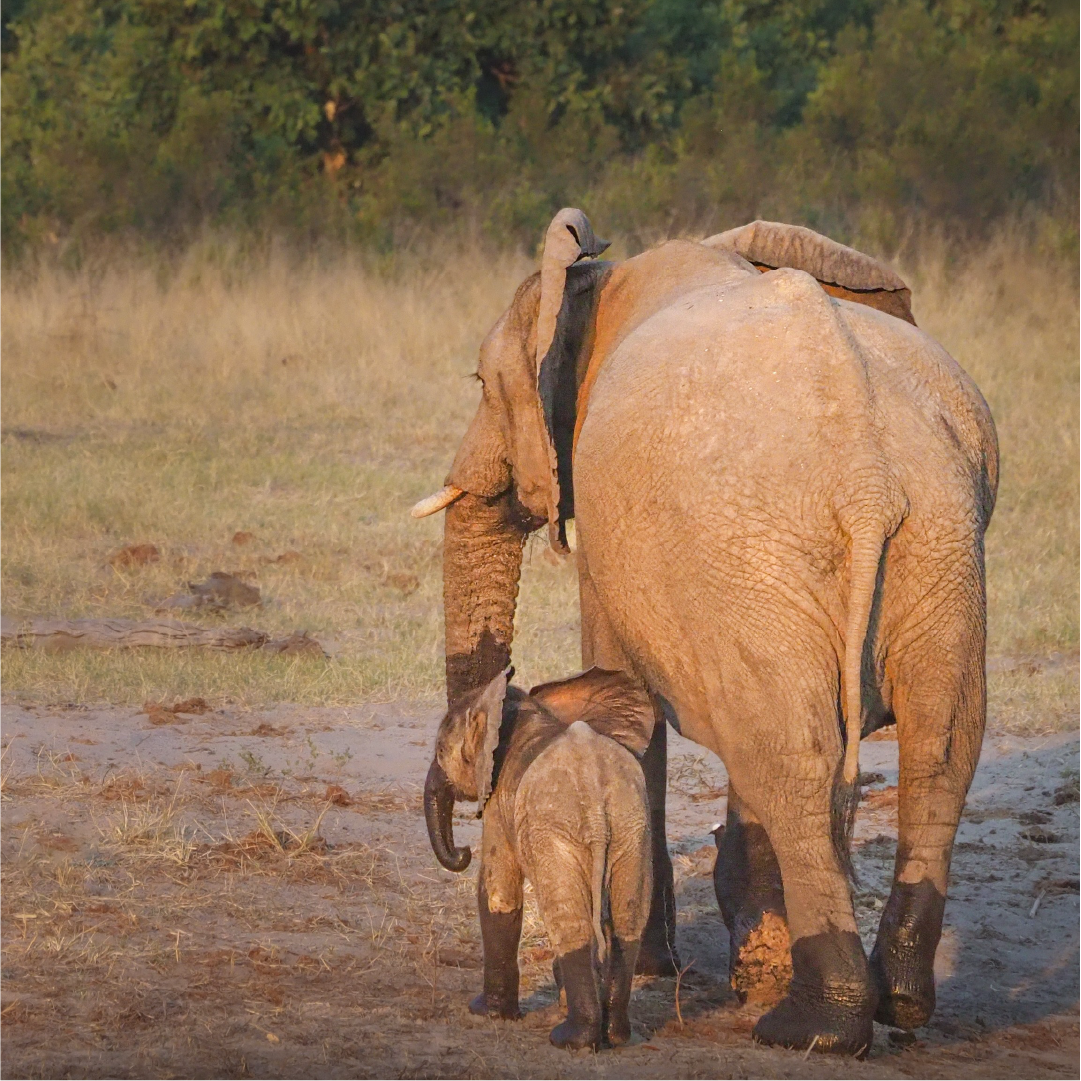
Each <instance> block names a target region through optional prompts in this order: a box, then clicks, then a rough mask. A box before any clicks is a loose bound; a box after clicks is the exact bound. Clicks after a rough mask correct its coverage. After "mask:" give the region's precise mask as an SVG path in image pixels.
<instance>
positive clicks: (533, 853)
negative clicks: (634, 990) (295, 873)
mask: <svg viewBox="0 0 1081 1081" xmlns="http://www.w3.org/2000/svg"><path fill="white" fill-rule="evenodd" d="M512 671H513V670H511V669H508V670H507V672H504V673H502V674H501V675H499V676H497V677H496V678H495V679H494V680H492V681H491V682H490V683H489V684H488V685H487V686H486V687H483V688H481V689H479V690H477V691H474V692H473V693H472V694H470V695H468V696H467V697H465V698H464V699H462V700H461V701H460V702H459V703H458V704H457V705H456V706H455V707H454V708H452V709H451V710H450V711H449V712H448V713H447V715H446V716H445V717H444V719H443V721H442V723H441V724H440V726H439V732H438V735H437V737H436V744H435V758H434V761H433V762H432V765H431V768H430V769H429V771H428V780H427V782H426V784H425V789H424V810H425V817H426V818H427V822H428V834H429V837H430V838H431V842H432V847H433V849H434V850H435V854H436V857H437V859H438V860H439V862H440V863H441V864H442V865H443V866H444V867H446V868H447V869H448V870H451V871H464V870H465V868H466V867H467V866H468V865H469V860H470V851H469V849H468V848H464V849H463V848H455V846H454V838H453V827H452V822H451V816H452V812H453V805H454V801H455V800H459V799H461V800H476V802H477V805H478V814H479V816H480V817H482V818H483V820H484V828H483V833H482V836H481V868H480V876H479V889H478V907H479V910H480V926H481V938H482V941H483V945H484V990H483V991H482V992H481V993H480V994H479V995H478V996H477V997H476V998H474V999H473V1001H472V1002H471V1003H470V1005H469V1008H470V1010H471V1011H472V1012H473V1013H475V1014H484V1015H488V1016H491V1017H502V1018H516V1017H518V1016H519V1011H518V940H519V938H520V936H521V931H522V903H523V899H522V882H523V878H528V879H529V881H530V882H532V884H533V888H534V891H535V894H536V898H537V904H538V907H539V908H540V913H541V917H542V919H543V920H544V926H545V928H546V929H547V931H548V937H549V940H550V941H551V944H552V948H553V949H554V950H555V953H556V962H555V965H554V971H555V976H556V979H557V981H558V982H559V983H560V984H561V985H562V987H563V989H564V990H565V992H566V996H567V1019H566V1020H565V1021H563V1022H562V1023H561V1024H559V1025H557V1026H556V1027H555V1028H554V1029H553V1030H552V1033H551V1040H552V1043H554V1044H555V1045H556V1046H557V1047H567V1048H582V1047H592V1048H597V1047H601V1046H604V1045H617V1044H622V1043H625V1042H626V1041H627V1040H628V1039H629V1038H630V1034H631V1029H630V1021H629V1020H628V1017H627V1006H628V1003H629V1001H630V994H631V980H632V977H633V974H634V964H635V958H636V957H637V954H638V945H639V942H640V940H641V937H642V930H643V928H644V927H645V925H646V919H647V917H648V916H649V905H650V896H651V889H652V876H651V866H650V831H649V808H648V803H647V800H646V788H645V779H644V777H643V774H642V769H641V767H640V766H639V763H638V761H637V759H636V757H635V755H638V754H641V753H642V752H644V751H645V749H646V747H647V746H648V745H649V740H650V736H651V734H652V731H653V709H652V706H651V705H650V701H649V698H648V696H647V695H646V693H645V692H644V691H643V690H642V689H641V688H640V687H638V686H637V685H636V684H635V683H633V682H632V681H631V680H630V679H628V678H627V677H626V676H625V675H623V674H622V673H619V672H605V671H602V670H600V669H596V668H595V669H591V670H590V671H589V672H586V673H584V674H583V675H581V676H576V677H574V678H572V679H569V680H562V681H560V682H558V683H549V684H545V685H544V686H541V687H536V688H534V690H533V691H532V692H531V693H530V694H528V695H527V694H526V693H525V692H524V691H521V690H519V689H518V688H516V687H508V685H507V678H508V675H509V674H512Z"/></svg>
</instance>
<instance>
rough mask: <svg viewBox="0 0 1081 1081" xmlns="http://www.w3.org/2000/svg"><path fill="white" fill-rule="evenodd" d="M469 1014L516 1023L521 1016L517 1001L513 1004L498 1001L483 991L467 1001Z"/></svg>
mask: <svg viewBox="0 0 1081 1081" xmlns="http://www.w3.org/2000/svg"><path fill="white" fill-rule="evenodd" d="M469 1012H470V1013H471V1014H474V1015H475V1016H477V1017H493V1018H498V1019H499V1020H501V1021H517V1020H518V1019H519V1018H520V1017H521V1016H522V1011H521V1010H519V1009H518V1002H517V1000H515V1001H514V1002H513V1003H511V1002H504V1001H500V1000H499V999H493V998H491V997H489V996H488V995H486V994H485V993H484V992H483V991H481V993H480V994H479V995H474V996H473V998H471V999H470V1000H469Z"/></svg>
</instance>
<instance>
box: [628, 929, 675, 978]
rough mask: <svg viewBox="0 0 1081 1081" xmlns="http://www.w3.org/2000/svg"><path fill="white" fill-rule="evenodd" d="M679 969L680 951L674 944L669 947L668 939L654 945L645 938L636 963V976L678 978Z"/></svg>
mask: <svg viewBox="0 0 1081 1081" xmlns="http://www.w3.org/2000/svg"><path fill="white" fill-rule="evenodd" d="M673 937H674V936H673ZM679 969H680V963H679V951H678V950H677V949H676V947H675V944H674V943H673V944H672V945H669V944H668V939H667V938H665V939H662V940H661V941H660V942H652V943H651V942H649V941H648V940H647V939H645V938H643V940H642V948H641V949H640V950H639V951H638V959H637V960H636V961H635V963H634V973H635V975H636V976H678V975H679Z"/></svg>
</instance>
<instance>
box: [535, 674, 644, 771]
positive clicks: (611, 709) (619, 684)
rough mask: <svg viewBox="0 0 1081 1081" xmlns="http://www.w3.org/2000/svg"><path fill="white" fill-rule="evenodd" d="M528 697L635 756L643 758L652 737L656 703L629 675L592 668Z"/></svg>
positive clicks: (556, 714)
mask: <svg viewBox="0 0 1081 1081" xmlns="http://www.w3.org/2000/svg"><path fill="white" fill-rule="evenodd" d="M529 695H530V697H531V698H535V699H536V700H537V701H538V702H540V704H541V705H542V706H544V708H545V709H547V710H548V711H549V712H550V713H552V714H554V715H555V716H556V717H557V718H558V719H559V720H560V721H562V723H563V724H565V725H568V726H570V725H572V724H574V722H575V721H585V723H586V724H588V725H589V727H590V728H592V729H593V731H594V732H597V733H598V734H599V735H602V736H608V737H609V738H610V739H614V740H615V741H616V742H617V743H619V744H622V745H623V746H624V747H626V748H627V750H628V751H630V752H631V753H632V754H636V755H641V754H644V753H645V750H646V748H647V747H648V746H649V741H650V739H652V737H653V724H654V713H653V703H652V702H651V701H650V698H649V695H648V693H647V692H646V689H645V688H644V687H643V686H642V684H641V683H639V682H638V681H637V680H636V679H634V678H633V677H631V676H629V675H627V673H626V672H609V671H606V670H605V669H603V668H591V669H589V671H588V672H582V673H581V674H579V675H577V676H571V677H570V678H569V679H560V680H556V681H555V682H554V683H542V684H541V685H540V686H539V687H534V688H533V689H532V690H531V691H530V692H529Z"/></svg>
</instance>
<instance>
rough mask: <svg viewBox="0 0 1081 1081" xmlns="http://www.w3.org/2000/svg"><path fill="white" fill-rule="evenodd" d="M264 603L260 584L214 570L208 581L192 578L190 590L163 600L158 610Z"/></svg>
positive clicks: (215, 609)
mask: <svg viewBox="0 0 1081 1081" xmlns="http://www.w3.org/2000/svg"><path fill="white" fill-rule="evenodd" d="M261 603H262V597H261V596H260V595H259V589H258V587H257V586H250V585H248V584H247V583H246V582H242V581H241V580H240V579H239V578H237V577H236V576H235V575H232V574H226V573H225V572H224V571H214V573H213V574H211V575H210V577H209V578H207V580H206V581H205V582H189V583H188V592H187V593H178V594H177V595H176V596H175V597H170V598H169V599H168V600H164V601H162V602H161V603H160V604H158V605H157V609H156V610H157V611H159V612H161V611H166V610H168V609H176V608H179V609H199V608H209V609H212V610H214V611H219V612H220V611H223V610H224V609H226V608H233V607H235V608H251V607H253V606H254V605H257V604H261Z"/></svg>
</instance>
